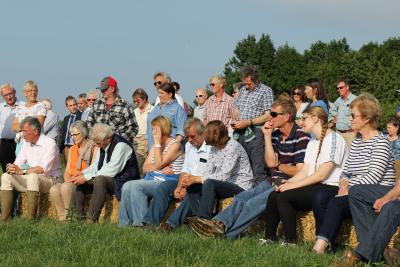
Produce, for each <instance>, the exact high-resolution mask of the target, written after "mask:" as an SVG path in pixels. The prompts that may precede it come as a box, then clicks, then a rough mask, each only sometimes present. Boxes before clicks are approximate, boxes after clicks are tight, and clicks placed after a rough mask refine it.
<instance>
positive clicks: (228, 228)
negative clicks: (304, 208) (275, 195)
mask: <svg viewBox="0 0 400 267" xmlns="http://www.w3.org/2000/svg"><path fill="white" fill-rule="evenodd" d="M274 190H275V188H274V187H272V186H271V184H270V183H269V182H267V181H263V182H261V183H260V184H259V185H257V186H256V187H254V188H252V189H250V190H248V191H243V192H241V193H239V194H238V195H236V196H235V198H234V200H233V203H232V204H231V205H229V207H227V208H226V209H224V210H223V211H221V212H220V213H218V214H217V216H215V217H214V218H213V220H217V221H220V222H222V223H223V224H224V225H225V236H226V237H227V238H229V239H234V238H236V237H237V236H238V235H239V234H240V233H241V232H243V231H244V230H245V229H246V228H247V227H249V226H250V225H251V224H252V223H253V222H254V221H255V220H257V218H258V217H259V216H260V215H261V214H262V213H263V211H264V210H265V207H266V205H267V200H268V196H269V194H270V193H271V192H272V191H274Z"/></svg>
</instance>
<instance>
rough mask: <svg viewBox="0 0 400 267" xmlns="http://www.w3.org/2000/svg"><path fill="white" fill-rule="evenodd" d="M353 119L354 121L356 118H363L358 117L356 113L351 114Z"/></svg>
mask: <svg viewBox="0 0 400 267" xmlns="http://www.w3.org/2000/svg"><path fill="white" fill-rule="evenodd" d="M350 116H351V118H352V119H353V120H354V119H355V118H358V117H361V115H356V114H354V113H351V114H350Z"/></svg>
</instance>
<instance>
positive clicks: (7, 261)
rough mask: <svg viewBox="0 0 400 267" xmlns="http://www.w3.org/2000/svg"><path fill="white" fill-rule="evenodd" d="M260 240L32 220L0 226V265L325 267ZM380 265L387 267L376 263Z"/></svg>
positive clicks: (300, 252) (304, 248)
mask: <svg viewBox="0 0 400 267" xmlns="http://www.w3.org/2000/svg"><path fill="white" fill-rule="evenodd" d="M259 237H261V236H252V237H245V238H241V239H238V240H235V241H229V240H224V239H209V240H202V239H200V238H198V237H197V236H196V235H195V234H193V233H192V232H190V231H189V230H188V229H187V228H186V226H185V227H182V228H181V229H179V230H177V231H175V232H173V233H165V232H155V231H149V230H144V229H138V228H124V229H121V228H118V227H117V226H116V225H111V224H100V225H98V224H97V225H88V224H80V223H59V222H56V221H51V220H47V219H41V220H38V221H35V222H32V221H28V220H24V219H14V220H13V221H11V222H10V223H8V224H1V225H0V265H1V266H329V264H330V263H331V262H332V261H333V260H334V259H336V258H338V257H339V256H340V255H341V254H342V251H339V252H337V253H336V254H332V255H323V256H320V255H315V254H313V253H310V252H309V249H310V248H311V244H303V245H300V246H296V247H281V246H280V245H279V244H278V243H277V244H273V245H268V246H263V247H262V246H259V245H258V243H257V240H258V238H259ZM378 266H385V265H383V264H379V265H378Z"/></svg>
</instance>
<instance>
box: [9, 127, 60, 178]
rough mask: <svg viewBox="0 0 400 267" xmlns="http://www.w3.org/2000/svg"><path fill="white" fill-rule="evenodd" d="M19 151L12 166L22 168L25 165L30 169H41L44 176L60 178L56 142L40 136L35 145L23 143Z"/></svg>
mask: <svg viewBox="0 0 400 267" xmlns="http://www.w3.org/2000/svg"><path fill="white" fill-rule="evenodd" d="M23 142H24V144H22V148H21V151H20V152H19V154H18V156H17V158H16V159H15V162H14V164H16V165H17V166H18V167H20V168H21V167H22V166H23V165H24V164H25V163H27V164H28V165H29V166H30V167H41V168H42V169H43V171H44V173H43V174H40V175H44V176H50V177H54V178H59V179H58V180H60V179H61V180H62V177H61V165H60V155H59V151H58V147H57V144H56V142H55V141H54V140H53V139H51V138H50V137H47V136H45V135H43V134H42V135H40V136H39V139H38V141H37V142H36V144H31V143H29V142H26V141H23Z"/></svg>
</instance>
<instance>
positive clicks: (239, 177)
mask: <svg viewBox="0 0 400 267" xmlns="http://www.w3.org/2000/svg"><path fill="white" fill-rule="evenodd" d="M204 179H214V180H219V181H225V182H230V183H234V184H236V185H238V186H240V187H241V188H243V189H244V190H248V189H250V188H252V187H253V185H254V176H253V171H252V169H251V165H250V161H249V157H248V156H247V153H246V151H245V150H244V148H243V147H242V145H241V144H239V142H237V141H236V140H234V139H233V138H231V139H229V141H228V143H227V144H226V145H225V147H224V148H223V149H217V148H215V147H212V148H211V152H210V156H209V157H208V165H207V173H206V174H205V175H204Z"/></svg>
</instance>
